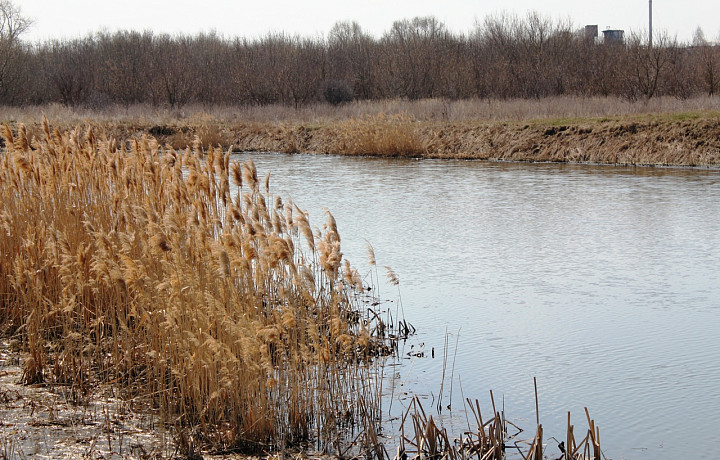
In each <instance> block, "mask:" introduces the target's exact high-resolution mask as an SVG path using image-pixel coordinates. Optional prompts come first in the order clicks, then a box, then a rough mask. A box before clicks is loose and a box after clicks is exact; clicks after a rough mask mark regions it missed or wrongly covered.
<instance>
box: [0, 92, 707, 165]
mask: <svg viewBox="0 0 720 460" xmlns="http://www.w3.org/2000/svg"><path fill="white" fill-rule="evenodd" d="M718 109H720V99H718V98H696V99H689V100H684V101H681V100H678V99H672V98H657V99H655V98H654V99H651V100H649V101H643V102H636V103H630V102H627V101H625V100H622V99H614V98H577V97H576V98H573V97H564V98H559V97H558V98H550V99H538V100H505V101H497V100H484V101H481V100H460V101H450V100H440V99H432V100H424V101H398V100H395V101H375V102H356V103H352V104H347V105H344V106H340V107H333V106H325V105H316V106H308V107H303V108H300V109H298V110H295V109H292V108H288V107H283V106H272V107H241V108H232V107H213V108H212V111H211V112H210V113H208V112H207V110H208V108H206V107H186V108H185V109H183V110H173V111H170V110H159V109H155V108H151V107H145V106H135V107H131V108H123V109H116V110H114V111H113V110H106V111H104V112H102V113H99V114H95V113H92V112H83V111H74V110H71V109H67V108H63V107H60V106H48V107H42V108H26V109H13V108H8V109H7V110H4V111H3V116H4V118H3V120H0V121H6V122H8V123H9V124H10V125H11V126H13V127H17V126H18V124H19V123H24V124H25V126H26V130H27V132H28V136H29V137H33V136H35V137H37V138H42V136H43V129H42V126H40V124H39V123H36V122H34V120H37V119H38V118H39V117H40V114H41V112H42V111H47V112H48V113H51V114H54V116H56V117H58V119H60V120H61V125H60V126H62V128H63V129H66V130H72V129H74V127H75V126H76V125H84V126H92V127H93V130H94V132H95V133H96V134H97V135H98V137H107V138H115V139H125V138H131V137H141V136H142V135H151V136H154V137H155V138H156V139H158V140H159V142H160V143H162V144H163V145H165V144H167V145H170V146H171V147H172V148H174V149H176V150H178V149H184V148H186V147H187V146H191V145H193V142H194V141H195V139H196V138H197V139H198V140H199V142H200V144H201V145H212V146H216V147H217V146H222V149H223V150H224V149H228V148H232V149H233V150H238V151H263V152H287V153H340V154H349V155H377V156H406V157H422V158H461V159H480V160H503V161H543V162H545V161H552V162H576V163H577V162H579V163H582V162H591V163H605V164H633V165H638V164H643V165H644V164H652V165H683V166H698V165H711V166H717V165H720V136H719V134H720V111H718ZM29 117H35V118H29Z"/></svg>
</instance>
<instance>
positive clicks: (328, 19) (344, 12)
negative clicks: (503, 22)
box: [12, 0, 720, 42]
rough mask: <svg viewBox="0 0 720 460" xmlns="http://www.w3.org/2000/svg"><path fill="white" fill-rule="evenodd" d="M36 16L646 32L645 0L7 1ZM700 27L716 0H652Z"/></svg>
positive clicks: (181, 27) (62, 31) (232, 27)
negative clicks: (592, 27) (562, 26)
mask: <svg viewBox="0 0 720 460" xmlns="http://www.w3.org/2000/svg"><path fill="white" fill-rule="evenodd" d="M12 1H13V3H14V4H15V5H16V6H19V7H20V9H21V11H22V14H23V15H24V16H26V17H29V18H31V19H33V20H34V24H33V27H32V29H30V31H29V32H28V33H27V34H26V35H25V36H24V38H25V39H26V40H29V41H31V42H38V41H44V40H47V39H54V38H58V39H72V38H78V37H84V36H86V35H87V34H89V33H93V32H99V31H107V32H114V31H116V30H137V31H144V30H151V31H153V32H154V33H170V34H177V33H182V34H186V35H193V34H196V33H199V32H211V31H214V32H215V33H217V34H218V35H220V36H222V37H225V38H234V37H247V38H256V37H259V36H263V35H265V34H267V33H269V32H285V33H288V34H291V35H295V34H298V35H301V36H305V37H323V36H327V33H328V32H329V30H330V29H331V27H332V26H333V24H335V23H336V22H338V21H356V22H357V23H358V24H360V26H361V27H362V29H363V30H364V31H365V32H368V33H370V34H371V35H374V36H375V37H380V36H381V35H382V34H383V33H384V32H386V31H387V30H389V29H390V27H391V26H392V23H393V22H394V21H396V20H399V19H410V18H413V17H415V16H435V17H436V18H437V19H439V20H440V21H442V22H443V23H444V24H445V26H446V27H447V29H448V30H450V31H451V32H455V33H469V32H471V31H472V30H473V29H474V26H475V24H476V22H477V21H480V22H481V21H482V20H483V19H484V18H485V17H487V16H489V15H493V14H499V13H501V12H507V13H511V14H517V15H519V16H521V17H522V16H525V15H526V14H527V13H528V12H529V11H533V10H534V11H537V12H539V13H541V14H542V15H543V16H545V17H549V18H551V19H554V20H560V19H563V20H569V21H570V22H571V23H572V24H573V25H575V26H577V27H578V28H580V27H582V26H584V25H586V24H597V25H598V26H599V28H600V30H603V29H605V28H607V27H610V28H613V29H624V30H625V31H626V33H628V32H630V31H635V32H639V33H640V32H643V33H644V34H646V33H647V32H646V31H647V29H648V9H649V1H648V0H605V1H599V0H596V1H586V0H547V1H546V0H543V1H538V0H505V1H500V0H474V1H471V0H365V1H361V0H356V1H345V0H305V1H291V0H252V1H248V0H202V1H198V0H124V1H116V0H110V1H108V0H12ZM698 26H699V27H701V28H702V29H703V31H704V33H705V37H706V38H707V39H708V40H712V41H715V40H718V39H720V1H718V0H682V1H677V0H675V1H670V0H654V1H653V30H654V31H665V32H667V33H668V34H669V35H670V36H676V37H677V39H678V40H680V41H684V42H689V41H691V40H692V37H693V34H694V32H695V30H696V29H697V28H698Z"/></svg>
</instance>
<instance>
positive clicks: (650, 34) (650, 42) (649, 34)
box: [648, 0, 652, 48]
mask: <svg viewBox="0 0 720 460" xmlns="http://www.w3.org/2000/svg"><path fill="white" fill-rule="evenodd" d="M648 46H649V47H650V48H652V0H650V31H649V32H648Z"/></svg>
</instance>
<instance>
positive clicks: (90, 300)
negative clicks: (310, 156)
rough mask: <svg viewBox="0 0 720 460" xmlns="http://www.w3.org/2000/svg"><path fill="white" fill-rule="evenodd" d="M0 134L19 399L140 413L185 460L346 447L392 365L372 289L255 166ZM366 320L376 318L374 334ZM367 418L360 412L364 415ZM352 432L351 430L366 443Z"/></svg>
mask: <svg viewBox="0 0 720 460" xmlns="http://www.w3.org/2000/svg"><path fill="white" fill-rule="evenodd" d="M41 126H42V127H41V132H40V133H38V135H37V137H36V138H35V139H33V138H31V137H29V136H28V133H27V132H26V129H25V127H24V126H23V125H19V126H18V127H17V130H16V131H15V132H13V131H12V130H11V129H10V128H9V127H8V126H7V125H5V126H4V133H3V134H4V137H5V144H6V151H5V152H4V153H0V327H2V331H3V333H4V334H7V335H13V336H15V337H16V338H17V339H19V340H20V341H21V343H22V348H23V350H25V351H26V359H25V360H24V368H23V373H22V380H23V381H24V382H25V383H26V384H33V383H46V384H53V385H64V386H66V387H67V388H68V389H69V391H70V392H72V394H73V395H75V397H76V398H77V400H78V401H82V400H83V398H84V397H85V396H86V395H87V394H89V393H90V392H91V389H92V388H93V387H94V386H95V385H97V384H98V383H112V384H113V385H115V386H116V387H117V388H118V389H119V391H120V393H121V394H122V395H123V396H124V397H125V398H133V399H134V400H143V401H147V402H148V403H149V404H151V405H152V406H153V407H157V408H159V409H160V410H161V413H162V414H163V415H164V418H165V420H166V422H167V423H168V424H170V425H171V426H173V427H175V428H176V429H177V430H178V431H179V432H180V433H182V436H184V438H183V439H186V443H185V446H186V450H187V449H189V450H190V451H192V450H193V449H195V446H210V447H212V448H214V449H217V450H236V449H239V450H253V449H270V448H282V447H286V446H290V445H296V444H299V443H303V442H307V441H309V440H314V441H315V442H316V446H317V447H319V448H320V449H324V450H327V451H330V452H342V451H345V450H346V449H348V448H349V447H348V441H347V440H348V439H349V437H348V436H349V431H351V430H352V428H353V427H356V428H357V426H358V424H361V423H362V422H363V420H365V421H367V420H371V421H372V423H377V420H376V418H374V417H367V415H366V414H363V413H362V412H368V411H369V412H373V411H375V410H376V405H378V404H379V401H378V398H379V389H378V386H379V385H377V381H376V379H377V376H376V374H375V372H376V369H375V366H374V365H373V364H372V363H373V357H374V356H376V355H377V354H379V353H385V352H386V351H387V345H386V343H385V342H384V341H383V338H382V336H379V335H377V334H376V332H377V331H385V328H384V327H383V326H382V325H380V324H377V320H376V318H377V316H376V315H372V316H370V315H368V314H367V310H366V309H365V303H364V299H366V297H365V296H366V295H367V291H366V286H363V283H362V281H361V279H360V277H359V275H358V272H357V271H356V270H355V269H353V268H352V267H350V266H349V265H348V264H347V263H343V258H342V253H341V249H340V236H339V235H338V233H337V228H336V225H335V222H334V219H333V218H332V215H331V214H329V213H328V214H327V220H326V222H325V224H324V226H323V228H322V229H313V228H312V227H311V224H310V222H309V220H308V219H309V217H308V215H307V214H306V213H305V212H303V211H302V210H300V209H299V208H297V207H296V206H294V205H293V204H292V203H291V202H283V200H282V199H281V198H279V197H275V196H272V195H271V194H270V192H269V185H268V181H267V180H265V181H262V180H261V179H260V177H259V176H258V172H257V171H256V169H255V167H254V165H253V163H252V161H248V162H246V163H244V164H237V163H231V162H230V161H229V152H228V153H223V152H220V151H217V150H215V149H213V148H210V149H208V150H207V151H206V152H203V151H202V149H201V148H200V140H199V139H198V138H196V139H195V142H194V146H193V148H188V149H187V150H185V151H176V150H174V149H172V148H169V147H161V146H160V145H158V143H157V141H156V140H155V139H153V138H150V137H142V138H139V139H138V138H135V139H132V140H130V141H127V142H125V141H122V142H119V141H117V140H115V139H112V138H101V137H96V135H95V133H94V131H93V129H92V128H90V129H88V130H87V131H86V132H83V131H81V130H80V129H75V130H72V131H69V132H64V133H63V132H60V131H58V130H54V131H53V130H51V129H50V127H49V125H48V123H47V121H46V120H45V119H43V123H42V124H41ZM372 318H375V319H372ZM361 408H365V411H361ZM361 429H362V428H361Z"/></svg>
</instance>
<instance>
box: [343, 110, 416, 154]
mask: <svg viewBox="0 0 720 460" xmlns="http://www.w3.org/2000/svg"><path fill="white" fill-rule="evenodd" d="M335 131H336V132H335V135H334V136H333V137H334V139H335V143H334V145H333V146H332V147H331V150H332V151H333V152H336V153H339V154H343V155H381V156H390V157H392V156H402V157H407V156H420V155H421V154H422V153H423V152H424V150H425V149H424V148H423V144H422V141H421V139H420V136H419V135H418V132H417V129H416V128H415V123H414V120H413V119H412V118H411V117H409V116H407V115H393V116H385V115H384V114H380V115H375V116H365V117H361V118H358V119H350V120H348V121H345V122H343V123H340V124H339V125H338V126H337V127H336V128H335Z"/></svg>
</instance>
